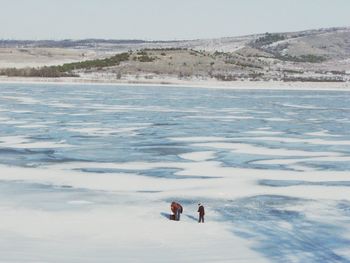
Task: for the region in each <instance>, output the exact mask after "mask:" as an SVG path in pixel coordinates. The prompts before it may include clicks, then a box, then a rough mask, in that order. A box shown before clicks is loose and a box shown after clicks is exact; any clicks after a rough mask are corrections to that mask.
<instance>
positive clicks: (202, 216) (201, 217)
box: [198, 204, 205, 223]
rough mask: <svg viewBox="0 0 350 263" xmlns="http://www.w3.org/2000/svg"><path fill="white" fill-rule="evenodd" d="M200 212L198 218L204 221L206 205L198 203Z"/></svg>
mask: <svg viewBox="0 0 350 263" xmlns="http://www.w3.org/2000/svg"><path fill="white" fill-rule="evenodd" d="M198 213H199V219H198V223H200V222H202V223H204V215H205V212H204V206H203V205H201V204H198Z"/></svg>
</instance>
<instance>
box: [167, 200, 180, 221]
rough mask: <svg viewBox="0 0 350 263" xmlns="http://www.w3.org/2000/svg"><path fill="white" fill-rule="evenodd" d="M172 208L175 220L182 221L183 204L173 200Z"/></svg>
mask: <svg viewBox="0 0 350 263" xmlns="http://www.w3.org/2000/svg"><path fill="white" fill-rule="evenodd" d="M170 209H171V211H172V212H173V214H174V216H175V218H174V220H176V221H180V214H182V212H183V208H182V205H180V204H179V203H177V202H172V203H171V205H170Z"/></svg>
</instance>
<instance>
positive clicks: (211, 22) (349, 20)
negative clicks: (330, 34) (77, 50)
mask: <svg viewBox="0 0 350 263" xmlns="http://www.w3.org/2000/svg"><path fill="white" fill-rule="evenodd" d="M335 26H350V0H172V1H170V0H0V39H66V38H73V39H81V38H111V39H146V40H167V39H195V38H211V37H224V36H237V35H246V34H252V33H264V32H281V31H294V30H304V29H312V28H320V27H335Z"/></svg>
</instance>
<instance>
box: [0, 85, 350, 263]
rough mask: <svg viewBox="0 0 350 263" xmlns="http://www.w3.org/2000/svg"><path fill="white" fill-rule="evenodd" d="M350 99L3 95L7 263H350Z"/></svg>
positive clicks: (2, 89)
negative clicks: (201, 218) (178, 213)
mask: <svg viewBox="0 0 350 263" xmlns="http://www.w3.org/2000/svg"><path fill="white" fill-rule="evenodd" d="M348 95H349V94H348V93H346V92H341V91H319V92H317V91H277V90H262V91H259V90H227V89H226V90H224V89H223V90H221V89H200V88H187V89H184V88H175V87H167V88H166V89H165V88H164V87H152V86H147V87H142V86H138V87H132V86H128V87H126V86H125V87H123V86H118V87H113V86H89V85H74V86H69V85H49V86H47V85H45V84H41V85H34V84H1V85H0V105H1V109H0V120H1V122H0V157H1V158H0V197H1V198H0V250H1V256H0V262H195V261H201V262H247V263H248V262H249V263H250V262H317V263H318V262H350V254H349V247H350V221H349V218H350V195H349V191H350V175H349V171H350V134H349V132H348V131H349V130H350V122H349V121H348V120H349V117H348V116H349V113H350V112H349V109H348V104H349V99H348ZM173 200H175V201H178V202H180V203H181V204H182V205H183V206H184V213H183V214H182V218H181V221H180V222H175V221H170V220H168V214H169V212H170V203H171V201H173ZM198 202H201V203H203V204H204V205H205V208H206V218H205V219H206V223H205V224H198V223H197V213H196V211H197V204H198Z"/></svg>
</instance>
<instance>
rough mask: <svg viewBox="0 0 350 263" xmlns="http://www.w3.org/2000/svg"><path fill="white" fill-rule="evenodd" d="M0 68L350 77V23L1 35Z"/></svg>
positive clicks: (138, 75)
mask: <svg viewBox="0 0 350 263" xmlns="http://www.w3.org/2000/svg"><path fill="white" fill-rule="evenodd" d="M118 54H120V56H119V55H118ZM16 61H18V63H17V62H16ZM16 63H17V64H16ZM0 68H2V70H0V74H1V75H8V76H32V75H34V76H39V77H40V76H43V77H61V76H75V77H79V76H80V77H90V78H107V77H108V78H112V79H113V78H115V79H123V78H125V79H130V78H132V79H142V78H148V79H149V78H167V77H169V76H170V77H172V78H187V79H193V78H196V79H210V78H215V79H218V80H222V81H235V80H247V79H249V80H264V81H268V80H283V81H349V80H350V28H328V29H318V30H306V31H300V32H287V33H284V32H281V33H265V34H257V35H249V36H242V37H227V38H217V39H198V40H183V41H144V40H103V39H85V40H62V41H53V40H41V41H30V40H28V41H26V40H23V41H16V40H2V41H0Z"/></svg>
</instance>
